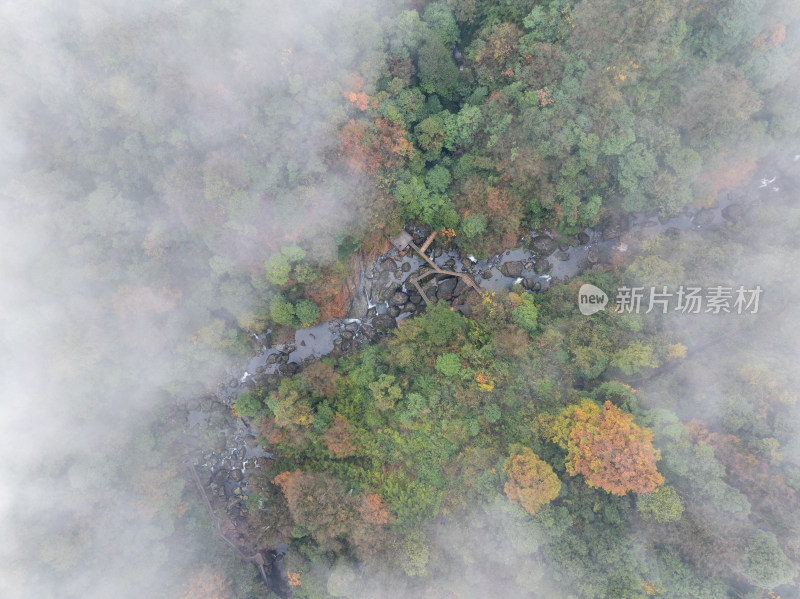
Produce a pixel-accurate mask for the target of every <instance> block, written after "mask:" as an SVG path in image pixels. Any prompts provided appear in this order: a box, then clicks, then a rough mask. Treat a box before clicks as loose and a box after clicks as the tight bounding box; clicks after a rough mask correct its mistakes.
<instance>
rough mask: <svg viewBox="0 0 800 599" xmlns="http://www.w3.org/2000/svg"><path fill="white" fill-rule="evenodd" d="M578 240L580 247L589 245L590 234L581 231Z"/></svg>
mask: <svg viewBox="0 0 800 599" xmlns="http://www.w3.org/2000/svg"><path fill="white" fill-rule="evenodd" d="M577 238H578V243H579V244H580V245H586V244H587V243H589V234H588V233H586V232H585V231H581V232H580V233H578V235H577Z"/></svg>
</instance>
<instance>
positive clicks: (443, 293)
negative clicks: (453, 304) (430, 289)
mask: <svg viewBox="0 0 800 599" xmlns="http://www.w3.org/2000/svg"><path fill="white" fill-rule="evenodd" d="M456 285H458V278H456V277H450V278H449V279H445V280H444V281H441V282H440V283H439V288H438V289H437V291H436V294H437V296H438V297H439V299H442V300H445V301H447V302H449V301H450V300H452V299H453V294H454V292H455V289H456Z"/></svg>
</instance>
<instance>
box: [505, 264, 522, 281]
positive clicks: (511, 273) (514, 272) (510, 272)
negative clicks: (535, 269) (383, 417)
mask: <svg viewBox="0 0 800 599" xmlns="http://www.w3.org/2000/svg"><path fill="white" fill-rule="evenodd" d="M500 272H501V273H503V274H504V275H505V276H507V277H513V278H517V277H518V276H520V275H521V274H522V262H520V261H519V260H512V261H510V262H504V263H503V264H501V265H500Z"/></svg>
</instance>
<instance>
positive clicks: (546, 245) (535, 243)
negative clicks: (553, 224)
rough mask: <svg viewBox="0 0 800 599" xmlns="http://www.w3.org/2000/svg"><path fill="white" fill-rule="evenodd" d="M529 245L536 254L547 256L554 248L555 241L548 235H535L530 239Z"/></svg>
mask: <svg viewBox="0 0 800 599" xmlns="http://www.w3.org/2000/svg"><path fill="white" fill-rule="evenodd" d="M531 247H532V248H533V251H534V252H536V253H537V254H541V255H543V256H548V255H550V254H552V253H553V252H554V251H555V249H556V241H555V239H553V238H552V237H549V236H548V235H537V236H536V237H534V238H533V240H532V241H531Z"/></svg>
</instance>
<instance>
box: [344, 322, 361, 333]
mask: <svg viewBox="0 0 800 599" xmlns="http://www.w3.org/2000/svg"><path fill="white" fill-rule="evenodd" d="M344 330H345V331H349V332H351V333H355V332H356V331H358V323H357V322H348V323H347V324H346V325H344Z"/></svg>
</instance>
